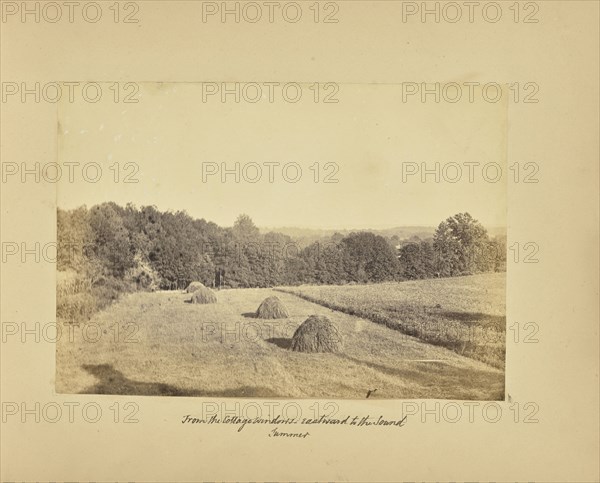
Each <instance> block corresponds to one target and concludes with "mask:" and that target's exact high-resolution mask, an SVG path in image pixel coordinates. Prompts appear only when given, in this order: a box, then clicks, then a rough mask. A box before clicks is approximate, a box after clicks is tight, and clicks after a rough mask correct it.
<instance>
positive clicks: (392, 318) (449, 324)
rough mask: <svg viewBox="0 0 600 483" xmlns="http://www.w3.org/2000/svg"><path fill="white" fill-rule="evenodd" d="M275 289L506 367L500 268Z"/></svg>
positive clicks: (500, 367) (504, 321)
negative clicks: (433, 277)
mask: <svg viewBox="0 0 600 483" xmlns="http://www.w3.org/2000/svg"><path fill="white" fill-rule="evenodd" d="M276 290H279V291H281V292H286V293H290V294H294V295H296V296H298V297H301V298H303V299H305V300H308V301H309V302H313V303H317V304H319V305H322V306H324V307H327V308H329V309H332V310H337V311H340V312H343V313H346V314H349V315H354V316H357V317H361V318H364V319H368V320H371V321H372V322H375V323H377V324H381V325H385V326H386V327H389V328H391V329H394V330H397V331H399V332H400V333H401V334H404V335H408V336H412V337H416V338H418V339H420V340H423V341H424V342H427V343H430V344H433V345H438V346H442V347H445V348H447V349H450V350H452V351H454V352H456V353H458V354H461V355H463V356H466V357H469V358H472V359H475V360H478V361H481V362H485V363H486V364H489V365H491V366H493V367H496V368H499V369H503V368H504V362H505V340H506V317H505V314H504V312H505V309H504V276H503V274H490V275H487V274H486V275H475V276H469V277H460V278H454V279H452V278H450V279H441V280H440V279H438V280H420V281H411V282H399V283H383V284H376V285H363V286H360V285H358V286H356V285H355V286H327V287H314V286H312V287H311V286H301V287H286V288H279V289H276Z"/></svg>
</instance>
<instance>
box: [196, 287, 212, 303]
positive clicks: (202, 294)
mask: <svg viewBox="0 0 600 483" xmlns="http://www.w3.org/2000/svg"><path fill="white" fill-rule="evenodd" d="M190 302H191V303H193V304H216V303H217V296H216V295H215V293H214V292H213V291H212V290H211V289H209V288H207V287H200V288H198V289H197V290H196V291H195V292H193V293H192V299H191V300H190Z"/></svg>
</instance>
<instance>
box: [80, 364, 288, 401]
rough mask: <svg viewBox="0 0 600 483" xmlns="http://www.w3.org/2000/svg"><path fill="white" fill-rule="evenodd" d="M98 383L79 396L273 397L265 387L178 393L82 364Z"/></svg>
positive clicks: (110, 368) (175, 389)
mask: <svg viewBox="0 0 600 483" xmlns="http://www.w3.org/2000/svg"><path fill="white" fill-rule="evenodd" d="M81 367H82V368H83V369H85V371H87V372H88V373H89V374H92V375H93V376H94V377H96V378H97V379H98V382H97V383H96V384H94V385H93V386H90V387H88V388H86V389H85V390H83V391H82V392H81V394H120V395H128V396H183V397H274V396H277V394H276V393H274V392H273V391H272V390H271V389H269V388H266V387H253V386H241V387H237V388H233V389H223V390H220V391H204V390H196V389H194V390H189V389H182V388H179V387H176V386H173V385H170V384H164V383H160V382H142V381H135V380H133V379H128V378H127V377H125V376H124V375H123V373H122V372H121V371H118V370H116V369H115V368H114V367H113V366H112V365H111V364H84V365H83V366H81Z"/></svg>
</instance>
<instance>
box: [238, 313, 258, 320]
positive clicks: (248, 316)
mask: <svg viewBox="0 0 600 483" xmlns="http://www.w3.org/2000/svg"><path fill="white" fill-rule="evenodd" d="M242 317H246V318H247V319H257V318H258V317H256V312H244V313H243V314H242Z"/></svg>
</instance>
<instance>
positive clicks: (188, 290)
mask: <svg viewBox="0 0 600 483" xmlns="http://www.w3.org/2000/svg"><path fill="white" fill-rule="evenodd" d="M200 288H206V285H204V284H203V283H202V282H192V283H190V284H189V285H188V286H187V288H186V289H185V293H194V292H195V291H196V290H198V289H200Z"/></svg>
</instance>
